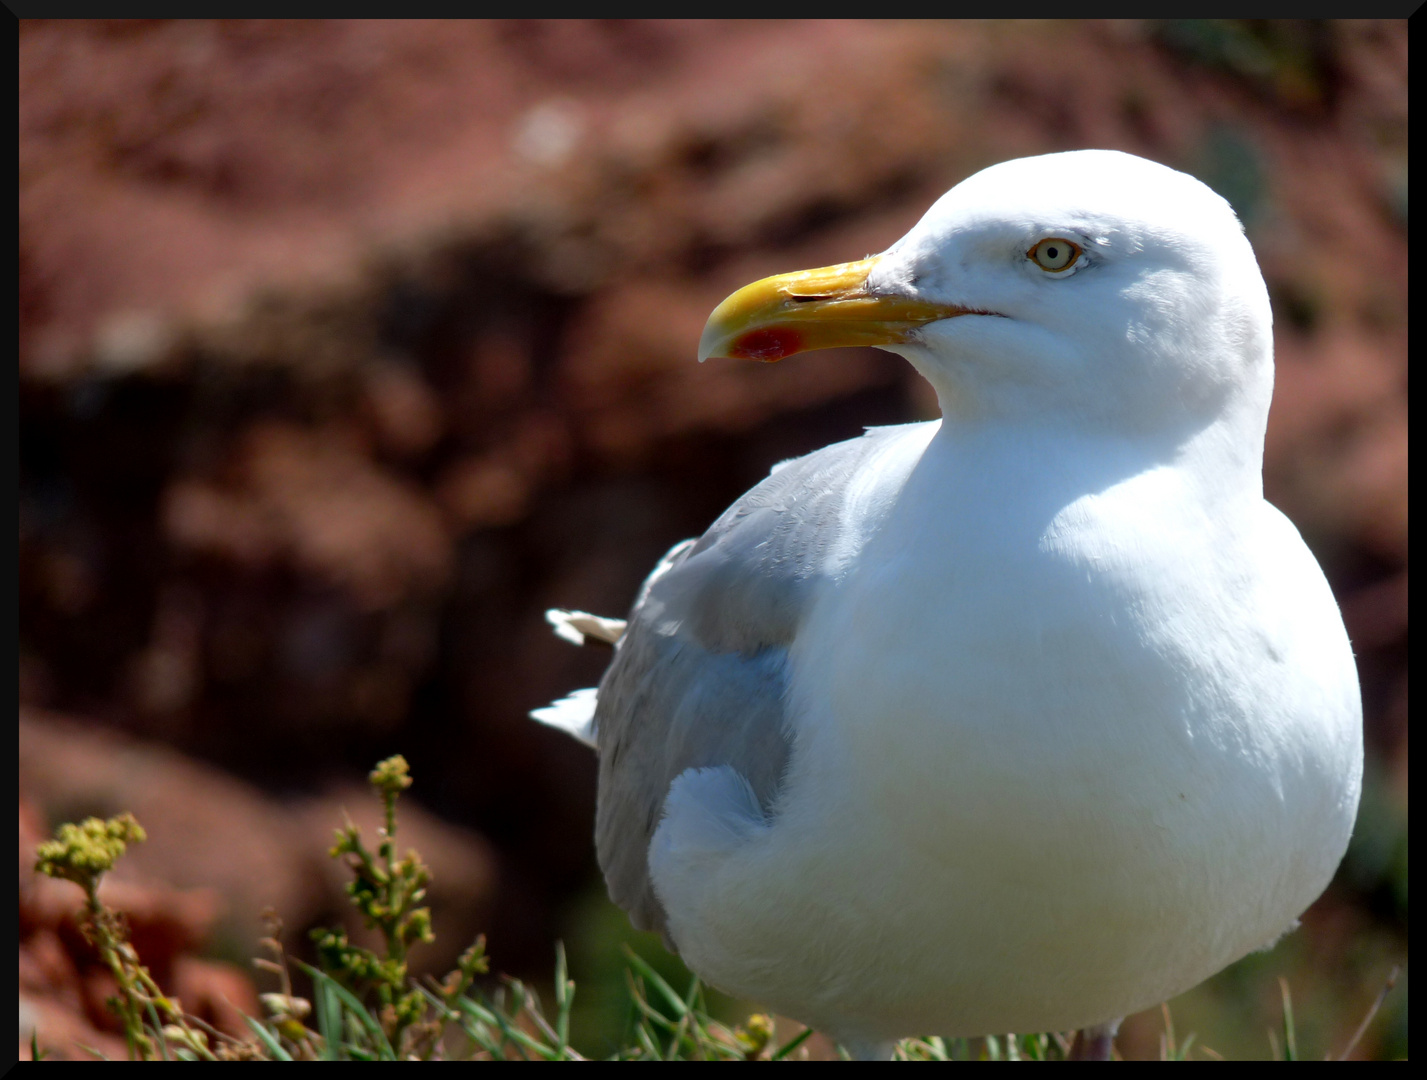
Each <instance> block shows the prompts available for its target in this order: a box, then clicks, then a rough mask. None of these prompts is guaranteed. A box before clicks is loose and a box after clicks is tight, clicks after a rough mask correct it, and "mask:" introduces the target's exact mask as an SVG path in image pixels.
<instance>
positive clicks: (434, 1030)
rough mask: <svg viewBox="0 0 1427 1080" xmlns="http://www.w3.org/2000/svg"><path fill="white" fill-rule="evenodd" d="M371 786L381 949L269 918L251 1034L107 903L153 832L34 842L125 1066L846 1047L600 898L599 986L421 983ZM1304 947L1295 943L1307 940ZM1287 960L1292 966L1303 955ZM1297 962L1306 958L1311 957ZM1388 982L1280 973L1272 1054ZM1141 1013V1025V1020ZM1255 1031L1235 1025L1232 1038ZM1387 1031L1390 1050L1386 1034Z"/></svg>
mask: <svg viewBox="0 0 1427 1080" xmlns="http://www.w3.org/2000/svg"><path fill="white" fill-rule="evenodd" d="M369 781H370V783H371V784H372V787H373V790H374V793H375V794H376V796H377V797H378V798H379V799H380V800H381V802H382V804H383V809H384V811H385V827H384V828H382V829H381V830H380V831H379V835H378V843H377V847H376V849H375V850H372V849H370V848H369V847H368V846H367V845H366V842H365V840H364V838H363V837H362V835H361V832H360V830H358V829H357V828H356V826H354V825H353V824H352V823H351V822H350V821H347V822H345V823H344V824H343V826H342V827H341V828H339V829H338V830H337V834H336V843H335V844H334V846H333V848H332V851H331V855H332V857H333V858H334V859H340V860H342V861H343V862H344V863H345V864H346V865H347V866H348V868H349V869H350V871H351V873H352V880H351V881H350V882H349V883H348V886H347V893H348V896H349V899H350V901H351V903H352V904H353V906H354V907H355V908H356V909H357V910H358V911H359V912H360V913H361V914H362V917H363V920H364V922H365V923H366V925H367V927H368V928H369V929H372V930H376V931H379V933H380V939H381V943H382V944H381V947H380V949H370V948H366V947H364V946H359V945H355V944H353V943H352V942H350V941H349V940H348V939H347V936H346V934H345V932H343V931H342V930H340V929H334V930H320V931H317V932H314V934H313V938H314V940H315V942H316V948H317V956H318V964H317V965H316V966H312V965H309V964H305V963H302V962H301V961H298V960H295V959H292V958H289V957H288V956H287V955H286V952H285V950H284V948H283V945H282V943H281V929H282V924H281V920H280V919H279V918H278V916H277V915H276V913H265V918H266V919H267V921H268V926H269V933H268V936H267V937H266V938H264V939H263V945H264V947H265V948H266V950H267V951H268V953H269V955H268V956H267V957H262V958H258V959H256V960H255V961H254V964H255V966H256V967H257V968H258V969H259V970H261V971H265V972H267V973H268V974H270V975H271V976H273V977H275V978H276V979H277V982H278V989H277V990H276V991H272V992H269V993H265V994H262V995H261V997H260V1000H261V1002H262V1005H263V1010H264V1015H263V1016H262V1017H247V1018H245V1019H246V1021H247V1025H248V1028H249V1037H248V1038H246V1039H238V1038H234V1037H233V1036H231V1035H227V1034H224V1033H222V1032H219V1031H217V1030H215V1029H213V1028H211V1027H209V1026H208V1025H207V1024H205V1023H203V1022H202V1021H201V1020H199V1019H197V1018H196V1017H193V1016H191V1015H189V1014H187V1013H186V1012H184V1011H183V1009H182V1007H181V1005H180V1004H179V1003H178V1002H176V1001H174V1000H172V999H170V998H168V997H166V996H165V995H164V993H163V991H162V990H161V989H160V987H159V986H158V985H157V983H156V982H155V981H154V979H153V977H152V976H151V975H150V973H149V971H148V969H147V968H146V967H145V966H144V965H143V963H142V961H141V958H140V957H139V956H138V955H137V953H136V952H135V950H134V948H133V946H132V945H131V944H130V942H129V941H128V937H127V930H126V924H125V922H124V919H123V917H122V915H121V914H119V913H117V912H114V911H111V910H110V909H108V908H106V907H105V906H104V905H103V904H102V903H101V902H100V901H99V899H98V887H99V881H100V879H101V878H102V877H103V875H104V874H105V873H106V872H108V870H110V869H111V868H112V867H113V865H114V863H115V861H116V860H117V859H119V858H120V857H122V855H123V854H124V852H125V850H126V848H127V846H128V845H129V844H133V843H140V842H142V841H143V840H144V839H145V836H144V831H143V829H142V828H140V827H139V824H138V822H137V821H135V820H134V819H133V817H132V816H131V815H123V816H121V817H118V818H113V819H110V820H108V821H101V820H99V819H98V818H89V819H87V820H86V821H84V822H83V823H81V824H80V825H77V826H76V825H63V826H61V827H60V828H59V830H57V832H56V838H55V839H54V840H51V841H48V842H46V843H45V844H42V845H40V848H39V850H38V851H37V853H36V855H37V861H36V869H37V870H38V871H39V872H41V873H44V874H47V875H49V876H51V877H55V878H59V879H62V880H67V881H71V882H73V883H74V884H75V885H77V886H79V888H80V889H82V890H83V892H84V897H85V902H84V907H83V909H82V911H81V926H82V928H83V930H84V933H85V935H86V937H87V938H88V939H89V940H90V941H91V942H92V943H93V944H94V945H95V947H96V948H97V949H98V951H99V953H100V955H101V957H102V958H103V960H104V962H105V964H106V965H107V966H108V967H109V969H110V972H111V974H112V975H113V976H114V978H115V982H116V985H117V987H118V993H117V994H116V996H115V997H114V998H113V999H111V1000H110V1002H109V1005H110V1008H111V1009H112V1010H113V1011H114V1012H115V1013H116V1014H117V1015H118V1017H119V1019H120V1021H121V1025H122V1027H123V1030H124V1036H125V1041H126V1044H127V1046H128V1049H129V1056H130V1058H131V1059H133V1060H200V1059H202V1060H215V1059H216V1060H237V1059H244V1060H255V1059H256V1060H269V1061H297V1060H322V1061H395V1060H423V1061H425V1060H445V1059H459V1060H477V1059H484V1060H527V1061H536V1060H543V1061H580V1060H589V1059H590V1058H599V1059H606V1060H621V1061H627V1060H659V1061H673V1060H679V1061H687V1060H703V1061H744V1060H771V1061H780V1060H797V1059H802V1058H807V1057H809V1056H820V1057H831V1056H842V1057H845V1056H846V1054H845V1052H844V1051H842V1050H841V1049H840V1048H836V1047H833V1046H831V1044H829V1043H828V1042H827V1040H825V1039H822V1038H821V1037H819V1036H818V1035H816V1033H815V1032H813V1031H812V1030H811V1029H808V1028H804V1027H802V1026H801V1025H798V1024H795V1023H792V1022H790V1021H786V1020H780V1019H777V1018H774V1017H770V1016H768V1015H766V1014H763V1013H759V1012H754V1011H751V1009H750V1006H748V1005H747V1004H746V1003H742V1002H738V1001H736V1000H734V999H732V998H729V997H727V996H726V995H723V994H720V993H718V992H717V991H714V990H712V989H711V988H708V987H705V986H704V984H703V983H702V982H701V981H700V980H699V979H698V978H697V977H695V976H694V975H692V974H691V973H690V972H689V971H688V970H687V968H685V967H684V966H683V964H682V963H681V962H680V961H679V959H678V958H677V957H675V956H673V955H672V954H671V953H669V952H668V951H667V950H665V949H664V948H663V946H662V944H661V943H660V942H659V940H658V938H657V937H656V936H655V935H652V934H639V933H638V932H636V931H634V930H632V929H631V928H630V927H629V925H628V923H627V921H626V920H625V919H624V918H623V915H622V913H620V912H617V911H615V910H614V909H613V908H612V907H611V906H610V905H609V904H608V903H607V902H605V901H604V900H603V898H602V897H601V898H595V897H593V896H592V897H590V898H588V899H587V900H586V901H585V902H584V903H583V904H582V905H581V907H582V908H583V909H584V916H583V917H582V918H581V919H579V920H578V925H579V926H580V927H581V934H582V935H583V938H584V940H582V941H580V942H578V943H577V944H579V945H580V946H581V948H580V950H579V955H581V956H582V957H583V958H584V962H585V963H586V964H587V965H588V966H589V968H590V974H591V975H592V980H591V983H592V986H593V989H594V992H593V993H591V994H587V995H584V996H583V997H582V996H580V995H577V994H576V982H575V979H574V978H572V977H571V973H570V971H569V969H568V965H567V960H566V954H565V949H564V947H563V946H562V945H557V946H556V952H555V964H554V978H553V980H552V982H551V984H550V989H549V991H548V997H549V1001H548V1003H547V1002H546V1001H543V1000H542V999H541V996H540V995H539V994H538V993H537V992H536V991H535V990H534V989H533V988H531V987H530V986H528V985H527V984H525V983H524V982H522V981H521V980H519V979H515V978H512V977H509V976H502V977H501V978H500V979H498V980H495V981H494V982H491V981H489V980H487V979H485V978H483V977H484V976H486V975H487V974H488V964H487V960H486V955H485V939H484V937H481V938H478V939H477V940H476V941H475V942H474V943H473V944H472V945H471V947H470V948H468V949H467V950H466V951H465V952H464V953H463V954H462V955H461V957H460V959H459V960H458V961H457V964H456V967H455V968H454V969H452V971H450V972H449V973H448V974H447V975H446V976H445V977H444V978H442V979H435V978H429V977H428V978H427V979H426V980H424V981H418V980H416V979H414V978H412V977H411V975H410V973H409V971H408V965H407V957H408V954H409V952H410V951H411V949H413V948H414V947H417V946H420V945H422V944H427V943H429V942H431V941H432V940H433V939H434V930H433V928H432V926H431V919H430V911H429V909H428V908H426V907H425V906H424V904H423V901H424V899H425V896H426V885H427V883H428V881H429V878H430V873H429V871H428V870H427V868H426V866H425V865H424V863H423V862H422V860H421V857H420V855H419V854H417V853H416V852H415V851H407V852H406V854H405V855H403V856H401V857H398V856H397V848H396V835H397V814H396V805H397V800H398V798H399V796H400V794H401V792H403V791H404V790H406V788H408V787H409V786H410V785H411V778H410V777H409V776H408V774H407V767H406V762H405V761H404V760H403V759H402V758H400V757H394V758H390V759H388V760H386V761H384V762H382V763H380V764H379V765H378V766H377V767H376V768H375V769H374V770H373V771H372V773H371V774H370V776H369ZM1303 948H1304V946H1302V945H1299V946H1298V949H1299V950H1300V951H1301V950H1302V949H1303ZM1286 955H1287V957H1288V959H1289V960H1290V962H1292V961H1293V959H1294V955H1295V954H1294V953H1293V951H1292V950H1290V952H1289V953H1287V954H1286ZM1275 956H1276V958H1277V960H1278V962H1279V963H1280V964H1281V963H1282V961H1283V959H1284V956H1283V955H1279V954H1278V952H1277V951H1276V952H1275ZM1298 960H1299V961H1300V962H1304V963H1306V962H1308V961H1309V960H1311V958H1307V957H1302V956H1300V957H1298ZM1381 960H1382V958H1381V957H1380V956H1375V955H1374V956H1370V957H1368V958H1367V959H1366V962H1365V964H1364V966H1363V970H1367V969H1368V968H1372V969H1374V970H1376V971H1378V972H1379V973H1380V972H1381V971H1382V970H1384V968H1383V966H1382V963H1381V962H1380V961H1381ZM1290 966H1292V963H1290ZM294 969H296V971H297V972H298V973H299V974H300V975H302V976H303V977H304V978H305V979H306V980H307V982H308V983H310V986H311V990H310V991H309V992H308V993H307V994H306V995H305V996H304V995H303V994H301V993H299V992H297V990H296V989H295V981H294V978H293V971H294ZM610 970H617V971H618V972H619V976H620V981H619V984H618V986H617V988H616V987H615V986H614V985H612V983H611V980H610V979H609V978H608V977H605V976H602V974H601V973H602V972H608V971H610ZM1267 972H1268V960H1267V958H1266V957H1265V956H1263V955H1262V954H1260V955H1259V956H1257V957H1250V958H1247V959H1246V960H1244V961H1241V962H1240V963H1239V964H1237V965H1234V967H1232V968H1230V969H1229V970H1228V971H1226V972H1224V973H1222V974H1221V975H1220V976H1218V977H1216V979H1215V980H1211V982H1210V983H1209V984H1206V987H1204V988H1199V989H1197V990H1196V991H1193V992H1191V994H1190V995H1185V997H1184V998H1183V999H1177V1000H1176V1003H1175V1008H1176V1011H1177V1012H1178V1015H1179V1016H1180V1019H1181V1027H1182V1028H1183V1023H1182V1021H1183V1019H1184V1017H1185V1016H1186V1015H1188V1016H1189V1017H1191V1018H1193V1017H1195V1016H1196V1015H1197V1012H1198V1005H1199V1003H1201V1002H1202V1001H1204V1000H1206V995H1207V996H1212V995H1213V994H1215V993H1222V992H1225V988H1228V992H1230V993H1232V992H1233V987H1234V986H1235V985H1236V984H1237V983H1244V984H1246V985H1253V986H1262V985H1264V980H1265V976H1266V975H1267ZM582 977H583V976H582ZM1395 980H1396V969H1395V968H1394V969H1393V975H1392V976H1391V978H1389V979H1388V981H1387V984H1386V985H1385V986H1381V980H1380V979H1379V985H1380V986H1381V989H1380V990H1379V991H1378V993H1377V995H1376V998H1375V1000H1374V1001H1373V1003H1372V1006H1371V1008H1370V1009H1369V1010H1368V1011H1367V1012H1366V1013H1365V1014H1364V1015H1363V1016H1362V1019H1361V1022H1357V1023H1356V1027H1355V1031H1353V1033H1352V1037H1351V1039H1349V1038H1348V1037H1347V1036H1346V1035H1343V1036H1341V1037H1340V1034H1339V1032H1337V1031H1336V1030H1327V1029H1325V1028H1323V1026H1322V1025H1321V1024H1314V1025H1309V1026H1308V1028H1307V1029H1305V1028H1304V1027H1303V1026H1302V1025H1301V1022H1300V1017H1301V1016H1302V1015H1303V1011H1302V1010H1301V1009H1296V1008H1295V1003H1294V1000H1293V997H1292V994H1291V993H1290V991H1289V983H1288V982H1287V981H1286V980H1284V979H1283V978H1281V977H1280V978H1279V979H1278V981H1277V987H1278V994H1277V1001H1276V1007H1275V1010H1274V1012H1275V1015H1276V1017H1277V1023H1276V1024H1275V1025H1274V1026H1273V1027H1271V1028H1269V1029H1268V1030H1267V1031H1266V1032H1265V1031H1263V1030H1262V1029H1260V1031H1259V1032H1258V1033H1257V1039H1258V1040H1259V1041H1258V1042H1257V1046H1258V1047H1259V1048H1261V1049H1262V1051H1263V1053H1262V1056H1265V1057H1272V1058H1273V1059H1276V1060H1289V1061H1293V1060H1303V1059H1305V1058H1310V1057H1314V1056H1318V1057H1321V1056H1323V1055H1324V1054H1325V1052H1329V1051H1330V1050H1331V1048H1330V1047H1329V1046H1327V1045H1326V1044H1327V1043H1328V1042H1329V1041H1331V1040H1335V1039H1336V1040H1337V1042H1338V1043H1339V1044H1340V1052H1341V1053H1344V1055H1345V1054H1346V1051H1347V1050H1351V1048H1352V1047H1353V1046H1355V1045H1356V1044H1357V1042H1358V1041H1359V1040H1360V1039H1361V1038H1362V1036H1363V1035H1364V1033H1365V1032H1366V1030H1367V1029H1368V1028H1369V1026H1370V1025H1371V1024H1372V1023H1374V1021H1375V1018H1376V1017H1377V1016H1378V1012H1379V1008H1380V1007H1381V1006H1382V1005H1383V1004H1384V1001H1385V1000H1388V999H1389V995H1390V992H1391V991H1392V990H1393V985H1394V981H1395ZM1321 1013H1322V1010H1321V1009H1318V1008H1315V1009H1311V1010H1309V1014H1310V1015H1313V1016H1315V1017H1316V1016H1319V1015H1321ZM1140 1019H1141V1018H1131V1024H1135V1023H1137V1022H1139V1021H1140ZM1388 1022H1389V1024H1390V1025H1391V1026H1392V1029H1393V1031H1394V1032H1395V1031H1396V1028H1397V1026H1398V1025H1399V1024H1400V1026H1401V1028H1402V1035H1401V1042H1400V1045H1401V1054H1400V1055H1398V1056H1402V1057H1405V1056H1406V993H1405V988H1404V991H1403V992H1401V993H1399V994H1397V995H1395V999H1394V1002H1393V1007H1392V1008H1391V1009H1390V1010H1389V1014H1388ZM1162 1025H1163V1027H1162V1030H1160V1031H1159V1032H1158V1033H1157V1037H1158V1048H1159V1053H1158V1057H1159V1058H1160V1059H1161V1060H1170V1061H1182V1060H1188V1059H1190V1058H1191V1057H1198V1058H1222V1057H1226V1056H1239V1055H1237V1054H1235V1055H1229V1054H1223V1053H1220V1052H1219V1050H1218V1049H1216V1048H1211V1047H1205V1046H1203V1045H1201V1044H1199V1043H1198V1042H1197V1039H1196V1036H1195V1034H1194V1033H1193V1031H1192V1030H1190V1031H1189V1032H1188V1033H1187V1034H1185V1035H1183V1036H1182V1037H1181V1036H1180V1035H1179V1034H1178V1033H1177V1032H1176V1025H1175V1019H1174V1015H1172V1014H1171V1011H1170V1007H1169V1006H1168V1005H1166V1006H1165V1007H1164V1008H1163V1011H1162ZM1186 1030H1187V1029H1186ZM1123 1036H1124V1032H1122V1037H1123ZM1248 1037H1249V1036H1248V1035H1247V1034H1242V1033H1241V1034H1235V1035H1234V1036H1233V1039H1234V1040H1235V1041H1238V1040H1239V1039H1240V1038H1243V1039H1247V1038H1248ZM1386 1041H1387V1043H1388V1045H1389V1046H1392V1045H1393V1044H1394V1039H1393V1037H1389V1039H1388V1040H1386ZM1343 1044H1345V1048H1344V1045H1343ZM579 1047H583V1048H585V1049H584V1050H583V1051H582V1050H581V1049H578V1048H579ZM1310 1047H1311V1050H1310V1049H1309V1048H1310ZM1069 1049H1070V1040H1069V1038H1068V1036H1067V1035H1064V1034H1032V1035H1004V1036H986V1037H984V1038H977V1039H942V1038H937V1037H928V1038H921V1039H904V1040H902V1041H901V1042H900V1043H898V1044H897V1047H896V1052H895V1057H896V1059H897V1060H900V1061H952V1060H955V1061H967V1060H982V1061H1052V1060H1062V1059H1064V1058H1065V1057H1066V1055H1067V1053H1068V1052H1069ZM45 1053H46V1050H45V1048H44V1047H43V1046H41V1045H40V1043H39V1041H38V1039H37V1037H36V1036H35V1035H34V1034H33V1033H32V1035H31V1054H32V1057H34V1058H35V1059H37V1060H38V1059H40V1058H42V1057H44V1056H45ZM1250 1054H1252V1051H1250ZM1330 1056H1338V1055H1337V1054H1332V1053H1330Z"/></svg>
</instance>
